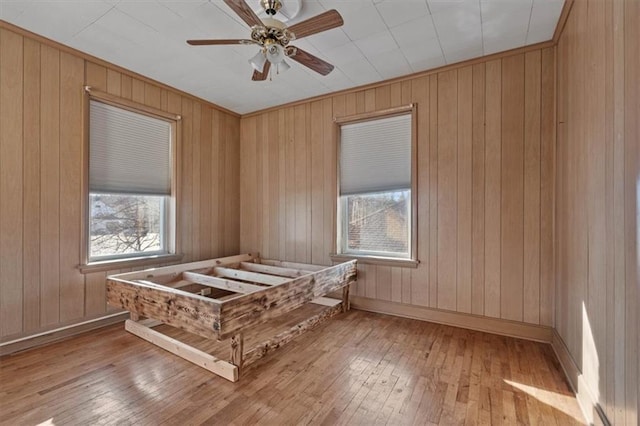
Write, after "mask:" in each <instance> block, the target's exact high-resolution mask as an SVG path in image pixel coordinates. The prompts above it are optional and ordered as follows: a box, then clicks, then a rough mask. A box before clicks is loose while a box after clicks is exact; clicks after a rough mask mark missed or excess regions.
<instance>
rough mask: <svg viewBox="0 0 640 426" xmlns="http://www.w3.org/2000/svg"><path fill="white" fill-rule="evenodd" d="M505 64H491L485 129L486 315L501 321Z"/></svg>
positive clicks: (499, 62) (496, 62)
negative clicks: (502, 105)
mask: <svg viewBox="0 0 640 426" xmlns="http://www.w3.org/2000/svg"><path fill="white" fill-rule="evenodd" d="M501 65H502V61H500V60H495V61H490V62H487V64H486V68H485V72H486V90H485V96H486V98H485V99H486V111H485V117H486V127H485V226H484V227H485V246H484V247H485V264H484V265H485V267H484V277H485V278H484V283H485V284H484V314H485V315H487V316H490V317H500V199H501V182H502V178H501V174H502V170H501V165H502V160H501V145H502V139H501V127H502V124H501V118H502V116H501V110H502V107H501V103H502V101H501V99H502V68H501Z"/></svg>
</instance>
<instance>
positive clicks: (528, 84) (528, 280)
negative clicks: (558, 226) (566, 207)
mask: <svg viewBox="0 0 640 426" xmlns="http://www.w3.org/2000/svg"><path fill="white" fill-rule="evenodd" d="M540 55H541V52H540V51H539V50H535V51H533V52H528V53H527V54H525V71H524V73H525V81H524V84H525V87H524V98H525V99H530V101H529V102H527V103H525V105H524V222H523V224H524V235H523V238H524V243H523V247H524V253H523V261H524V263H523V297H524V300H526V301H527V303H523V308H524V311H523V319H524V321H525V322H530V323H534V324H537V323H539V321H540V210H541V208H540V207H541V206H540V112H541V111H540V99H541V98H540V84H541V78H540V72H541V69H540V66H541V61H540ZM529 301H531V303H529Z"/></svg>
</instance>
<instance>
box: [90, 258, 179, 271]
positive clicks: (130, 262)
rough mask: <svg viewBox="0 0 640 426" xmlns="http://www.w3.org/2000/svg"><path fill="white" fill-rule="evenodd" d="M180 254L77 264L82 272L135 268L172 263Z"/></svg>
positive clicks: (177, 260) (176, 260)
mask: <svg viewBox="0 0 640 426" xmlns="http://www.w3.org/2000/svg"><path fill="white" fill-rule="evenodd" d="M182 257H183V255H182V254H159V255H155V256H145V257H136V258H132V259H114V260H104V261H101V262H92V263H87V264H85V265H79V266H78V269H79V270H80V272H81V273H83V274H90V273H92V272H103V271H114V270H118V269H126V268H137V267H139V266H155V265H159V264H161V263H174V262H180V261H181V260H182Z"/></svg>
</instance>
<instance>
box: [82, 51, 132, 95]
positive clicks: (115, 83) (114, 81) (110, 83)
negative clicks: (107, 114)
mask: <svg viewBox="0 0 640 426" xmlns="http://www.w3.org/2000/svg"><path fill="white" fill-rule="evenodd" d="M76 59H77V60H79V61H81V62H82V60H81V59H80V58H76ZM106 92H107V93H109V94H111V95H115V96H121V95H122V74H121V73H119V72H118V71H115V70H113V69H110V68H107V90H106Z"/></svg>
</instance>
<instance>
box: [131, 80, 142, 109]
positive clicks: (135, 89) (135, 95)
mask: <svg viewBox="0 0 640 426" xmlns="http://www.w3.org/2000/svg"><path fill="white" fill-rule="evenodd" d="M131 98H132V99H133V101H134V102H138V103H139V104H143V105H144V81H142V80H140V79H138V78H134V79H133V80H132V82H131Z"/></svg>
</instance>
